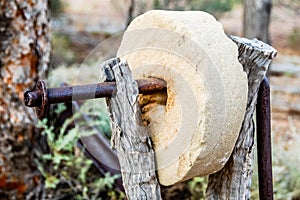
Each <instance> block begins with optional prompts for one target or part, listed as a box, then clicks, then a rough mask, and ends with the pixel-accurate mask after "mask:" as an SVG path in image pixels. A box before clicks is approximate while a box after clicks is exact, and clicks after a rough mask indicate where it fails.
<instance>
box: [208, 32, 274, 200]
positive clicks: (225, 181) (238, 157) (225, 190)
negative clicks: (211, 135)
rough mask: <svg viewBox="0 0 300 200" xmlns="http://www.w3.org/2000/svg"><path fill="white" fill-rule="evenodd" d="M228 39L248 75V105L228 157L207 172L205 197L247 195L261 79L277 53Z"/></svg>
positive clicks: (242, 40) (253, 42) (254, 43)
mask: <svg viewBox="0 0 300 200" xmlns="http://www.w3.org/2000/svg"><path fill="white" fill-rule="evenodd" d="M231 39H232V40H233V41H234V42H235V43H236V44H237V45H238V48H239V61H240V63H241V64H242V65H243V69H244V71H245V72H246V73H247V75H248V102H247V109H246V113H245V117H244V121H243V124H242V128H241V131H240V134H239V137H238V140H237V142H236V145H235V148H234V150H233V152H232V155H231V157H230V159H229V160H228V162H227V163H226V165H225V167H224V168H223V169H222V170H221V171H219V172H217V173H215V174H211V175H210V176H209V180H208V187H207V191H206V197H207V199H250V185H251V178H252V171H253V153H254V152H253V145H254V122H253V113H254V110H255V106H256V102H257V94H258V89H259V86H260V83H261V81H262V80H263V78H264V76H265V74H266V71H267V68H268V66H269V64H270V62H271V60H272V59H273V58H274V57H275V56H276V54H277V51H276V50H275V49H274V48H272V47H271V46H269V45H267V44H265V43H263V42H261V41H258V40H256V39H254V40H248V39H245V38H239V37H233V36H232V37H231ZM232 78H234V77H232Z"/></svg>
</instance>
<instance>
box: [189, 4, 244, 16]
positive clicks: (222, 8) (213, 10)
mask: <svg viewBox="0 0 300 200" xmlns="http://www.w3.org/2000/svg"><path fill="white" fill-rule="evenodd" d="M241 2H242V1H241V0H190V7H191V10H202V11H205V12H208V13H210V14H212V15H214V16H215V17H217V18H218V17H220V16H221V14H222V13H224V12H227V11H230V10H231V9H232V8H233V6H234V5H235V4H239V3H241Z"/></svg>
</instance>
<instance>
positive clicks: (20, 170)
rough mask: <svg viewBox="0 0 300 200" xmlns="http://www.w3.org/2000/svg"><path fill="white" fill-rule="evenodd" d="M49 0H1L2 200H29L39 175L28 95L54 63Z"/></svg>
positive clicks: (0, 156) (0, 167)
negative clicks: (27, 194)
mask: <svg viewBox="0 0 300 200" xmlns="http://www.w3.org/2000/svg"><path fill="white" fill-rule="evenodd" d="M48 24H49V13H48V1H46V0H36V1H16V0H0V102H1V104H0V198H1V199H2V198H7V199H24V198H25V194H26V193H27V192H32V191H33V188H35V187H36V185H37V182H38V178H37V177H38V176H36V174H34V170H35V168H34V161H33V157H32V155H33V149H32V148H33V147H32V145H33V143H32V142H33V140H34V137H35V135H34V133H35V128H34V125H33V121H34V120H35V119H34V118H35V115H34V113H32V109H27V108H25V106H24V105H23V101H22V98H23V92H24V91H25V90H26V88H29V87H32V86H33V85H34V81H35V80H37V79H40V78H43V77H44V76H45V72H46V70H47V68H48V64H49V59H50V41H49V26H48Z"/></svg>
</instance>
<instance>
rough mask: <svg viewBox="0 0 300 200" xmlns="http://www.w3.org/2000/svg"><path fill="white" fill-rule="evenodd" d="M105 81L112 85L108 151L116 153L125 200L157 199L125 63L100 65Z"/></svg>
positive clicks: (151, 164) (147, 139)
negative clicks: (110, 130) (110, 145)
mask: <svg viewBox="0 0 300 200" xmlns="http://www.w3.org/2000/svg"><path fill="white" fill-rule="evenodd" d="M104 68H105V69H104V72H105V75H106V80H107V81H116V91H115V92H114V94H113V96H112V98H111V99H108V101H107V102H108V106H109V112H110V118H111V127H112V138H111V143H112V147H113V148H115V149H116V150H117V152H118V158H119V162H120V166H121V172H122V179H123V186H124V188H125V192H126V196H127V198H128V199H161V195H160V186H159V183H158V181H157V178H156V174H155V155H154V150H153V147H152V143H151V139H150V136H149V134H148V132H147V130H146V128H145V127H144V126H143V125H142V117H141V111H140V106H139V103H138V94H139V91H138V87H137V83H136V81H135V80H133V78H132V75H131V71H130V70H129V67H128V65H127V63H126V62H120V60H119V59H118V58H116V59H113V60H111V61H110V62H109V63H108V64H107V65H104Z"/></svg>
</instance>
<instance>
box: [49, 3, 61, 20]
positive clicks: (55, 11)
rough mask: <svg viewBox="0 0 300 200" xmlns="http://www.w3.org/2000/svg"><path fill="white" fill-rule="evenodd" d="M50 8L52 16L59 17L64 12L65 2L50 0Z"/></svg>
mask: <svg viewBox="0 0 300 200" xmlns="http://www.w3.org/2000/svg"><path fill="white" fill-rule="evenodd" d="M49 8H50V11H51V14H52V16H54V17H57V16H58V15H59V14H61V13H62V12H63V10H64V4H63V3H62V1H61V0H50V1H49Z"/></svg>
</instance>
